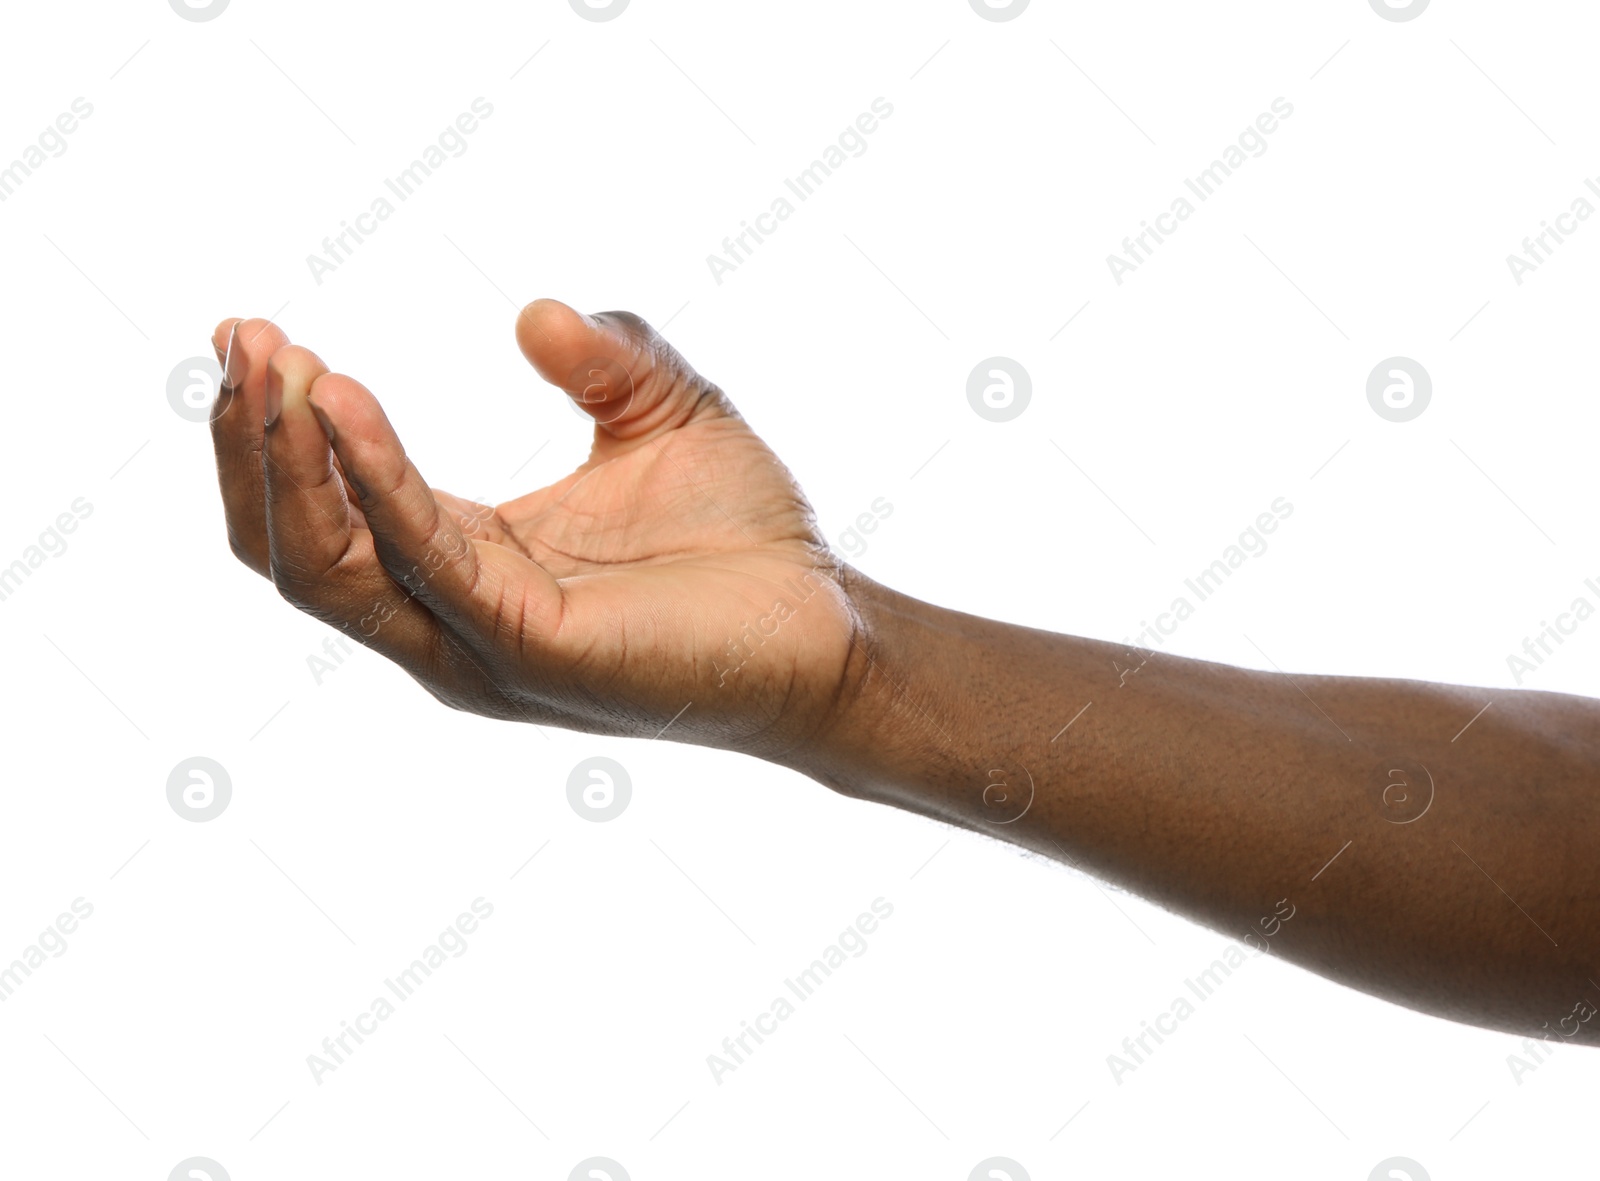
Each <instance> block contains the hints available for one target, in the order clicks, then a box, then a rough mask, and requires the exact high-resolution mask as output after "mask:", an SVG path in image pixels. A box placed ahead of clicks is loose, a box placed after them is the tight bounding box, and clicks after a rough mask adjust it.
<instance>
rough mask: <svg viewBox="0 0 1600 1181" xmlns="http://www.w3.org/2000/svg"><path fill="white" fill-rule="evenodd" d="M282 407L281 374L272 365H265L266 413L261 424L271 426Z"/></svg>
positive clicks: (276, 419)
mask: <svg viewBox="0 0 1600 1181" xmlns="http://www.w3.org/2000/svg"><path fill="white" fill-rule="evenodd" d="M282 409H283V374H282V373H280V372H279V371H278V370H277V369H276V368H275V367H273V366H272V365H268V366H267V414H266V420H265V422H264V423H263V424H262V425H264V426H265V427H267V428H269V429H270V428H271V426H272V424H273V423H275V422H277V421H278V412H279V411H280V410H282Z"/></svg>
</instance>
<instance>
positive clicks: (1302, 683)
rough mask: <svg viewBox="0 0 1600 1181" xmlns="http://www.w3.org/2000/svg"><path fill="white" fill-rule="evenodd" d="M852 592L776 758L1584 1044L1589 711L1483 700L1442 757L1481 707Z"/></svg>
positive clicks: (1415, 999) (1591, 892) (1595, 924)
mask: <svg viewBox="0 0 1600 1181" xmlns="http://www.w3.org/2000/svg"><path fill="white" fill-rule="evenodd" d="M850 590H851V597H852V600H853V601H854V602H855V603H856V606H857V609H858V611H859V613H860V617H861V625H862V626H861V632H860V634H859V635H858V637H857V645H856V657H855V667H854V669H853V670H852V675H851V677H850V679H849V681H848V683H847V686H846V688H845V691H844V695H843V696H842V698H841V703H840V708H839V711H838V719H839V720H838V721H837V723H836V724H835V725H834V726H833V727H832V729H831V730H830V731H829V732H828V733H827V735H826V736H825V738H823V739H822V740H821V741H819V742H818V743H816V744H815V745H813V746H811V747H809V748H807V749H805V750H803V751H800V752H797V753H796V756H795V757H794V758H793V759H792V760H791V762H792V763H793V765H795V766H797V767H799V768H800V769H802V770H804V771H806V772H807V773H809V774H811V775H813V776H814V777H816V778H818V779H820V780H821V781H823V782H824V783H827V784H828V785H829V786H831V787H834V788H835V789H836V790H839V791H841V792H844V793H846V794H849V795H853V796H859V797H862V798H866V799H871V800H876V801H878V802H882V803H888V804H893V805H896V806H898V807H902V808H906V809H909V810H912V811H916V812H920V813H923V814H926V815H930V816H935V817H939V818H941V819H944V820H947V821H949V822H951V823H955V824H959V825H962V826H965V827H968V828H972V829H976V830H979V831H983V832H988V833H990V834H991V835H993V836H996V837H998V838H1001V839H1003V840H1008V841H1012V842H1014V843H1016V844H1019V845H1023V846H1025V847H1027V848H1030V849H1033V850H1036V851H1038V852H1040V853H1043V854H1046V855H1048V856H1051V857H1054V858H1056V859H1058V860H1065V861H1069V862H1071V863H1073V864H1075V865H1077V866H1079V867H1081V868H1083V869H1085V870H1087V871H1088V872H1091V873H1093V874H1095V875H1096V876H1099V877H1101V878H1104V879H1106V880H1108V881H1111V882H1115V883H1117V884H1118V885H1121V886H1123V887H1125V888H1127V889H1129V890H1132V891H1134V892H1136V893H1139V894H1141V895H1143V896H1144V897H1146V898H1149V899H1151V900H1152V901H1155V902H1158V903H1160V904H1161V905H1163V906H1166V907H1168V908H1170V909H1172V910H1174V911H1176V912H1178V913H1180V914H1183V915H1185V916H1187V917H1190V918H1192V919H1194V920H1196V921H1198V922H1201V923H1204V924H1206V925H1208V926H1210V927H1213V928H1215V929H1217V930H1219V931H1222V932H1224V933H1226V934H1229V935H1232V936H1234V937H1235V938H1239V939H1245V938H1249V939H1250V942H1251V943H1252V944H1253V945H1255V946H1257V947H1260V946H1262V945H1263V944H1266V943H1270V946H1271V947H1272V949H1273V950H1275V951H1277V952H1278V953H1279V954H1281V955H1283V956H1284V957H1285V958H1287V959H1290V960H1293V961H1295V962H1297V963H1299V964H1301V965H1303V966H1305V967H1307V968H1309V969H1311V970H1313V971H1316V972H1319V973H1321V974H1323V975H1326V976H1330V977H1332V978H1335V979H1338V980H1341V981H1343V982H1344V983H1347V984H1349V985H1351V986H1353V987H1357V988H1361V989H1363V990H1365V991H1368V992H1372V993H1375V994H1377V995H1380V996H1383V997H1386V998H1388V999H1390V1000H1393V1001H1396V1002H1398V1003H1401V1004H1405V1005H1409V1006H1412V1007H1414V1008H1418V1009H1422V1010H1425V1011H1427V1012H1431V1013H1435V1014H1438V1015H1440V1016H1446V1017H1451V1018H1455V1019H1458V1020H1464V1021H1470V1022H1474V1023H1477V1024H1482V1025H1487V1026H1490V1027H1493V1028H1499V1029H1505V1030H1510V1031H1515V1032H1519V1033H1533V1034H1545V1033H1550V1032H1552V1031H1556V1030H1557V1029H1558V1027H1559V1023H1560V1022H1561V1021H1562V1020H1563V1019H1565V1020H1566V1025H1565V1026H1564V1027H1560V1028H1561V1029H1562V1032H1563V1034H1564V1035H1565V1036H1573V1038H1574V1040H1585V1041H1591V1042H1600V1021H1597V1022H1593V1023H1592V1025H1591V1024H1584V1023H1583V1022H1582V1021H1579V1020H1576V1019H1574V1018H1573V1017H1572V1014H1573V1013H1574V1011H1575V1010H1577V1009H1578V1007H1579V1006H1580V1005H1582V1006H1584V1008H1583V1009H1582V1012H1584V1013H1591V1012H1593V1010H1592V1009H1590V1008H1588V1007H1587V1006H1600V985H1596V984H1594V983H1593V982H1592V981H1591V980H1590V977H1594V978H1595V979H1596V980H1600V971H1597V970H1596V968H1597V966H1600V965H1595V957H1594V951H1595V949H1594V946H1593V939H1594V934H1595V932H1596V931H1597V930H1600V792H1597V790H1596V789H1597V787H1600V762H1597V760H1600V752H1597V744H1596V739H1597V737H1600V703H1596V702H1594V701H1590V700H1587V699H1581V698H1573V697H1565V696H1561V695H1555V694H1540V693H1521V694H1502V695H1500V696H1499V697H1497V698H1496V700H1495V704H1494V706H1493V708H1492V709H1490V710H1488V711H1487V712H1486V713H1484V714H1483V716H1482V717H1480V718H1478V719H1477V720H1476V721H1475V722H1474V723H1473V725H1472V726H1471V727H1470V728H1469V729H1468V730H1467V731H1466V732H1465V733H1464V734H1460V737H1459V739H1457V735H1458V733H1460V732H1461V730H1462V727H1463V726H1464V725H1465V724H1466V723H1467V721H1468V720H1469V719H1471V718H1473V716H1474V714H1476V713H1477V712H1478V711H1479V710H1480V709H1481V708H1482V707H1483V705H1484V703H1485V702H1486V701H1487V700H1488V699H1489V696H1490V695H1489V694H1488V693H1487V692H1485V691H1477V690H1466V689H1460V688H1453V687H1445V686H1436V685H1430V684H1426V683H1422V682H1411V681H1383V680H1370V679H1358V678H1340V677H1304V676H1300V675H1298V674H1295V675H1286V674H1283V673H1278V672H1265V673H1263V672H1252V671H1247V670H1242V669H1237V668H1230V667H1227V666H1224V665H1218V664H1211V663H1207V662H1204V661H1197V660H1187V659H1183V658H1180V657H1174V656H1168V655H1165V654H1160V653H1157V654H1144V653H1140V652H1132V653H1130V652H1128V651H1127V650H1125V649H1122V648H1120V647H1118V646H1116V645H1111V644H1105V643H1101V642H1098V641H1093V640H1084V639H1078V638H1074V637H1069V636H1061V635H1054V634H1050V633H1045V632H1039V631H1034V630H1032V629H1027V628H1021V627H1015V626H1010V625H1006V624H1000V623H995V622H993V621H990V620H984V619H978V618H975V617H972V616H967V615H963V614H961V613H959V612H953V611H947V610H943V609H940V608H936V607H932V606H929V605H928V604H925V603H921V602H918V601H916V600H912V599H909V598H906V597H905V596H901V595H897V594H895V593H893V592H891V591H888V590H886V589H885V588H883V587H880V586H877V585H876V584H874V583H871V582H870V581H869V580H866V579H864V578H862V577H861V576H859V575H855V574H854V573H853V572H852V574H851V575H850ZM1141 662H1142V664H1141ZM1134 669H1137V671H1130V670H1134ZM1091 703H1092V704H1091ZM1396 769H1403V770H1404V772H1405V773H1404V775H1403V776H1393V775H1391V774H1390V772H1391V770H1396ZM1430 780H1431V783H1432V786H1431V788H1430ZM1430 801H1431V802H1430ZM1424 808H1426V810H1425V811H1424ZM1330 862H1331V864H1330ZM1291 910H1292V912H1293V917H1292V919H1290V920H1288V921H1287V922H1285V921H1283V918H1282V916H1283V915H1284V914H1287V913H1289V912H1290V911H1291ZM1574 1029H1576V1030H1577V1032H1576V1034H1575V1036H1574V1034H1573V1030H1574Z"/></svg>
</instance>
